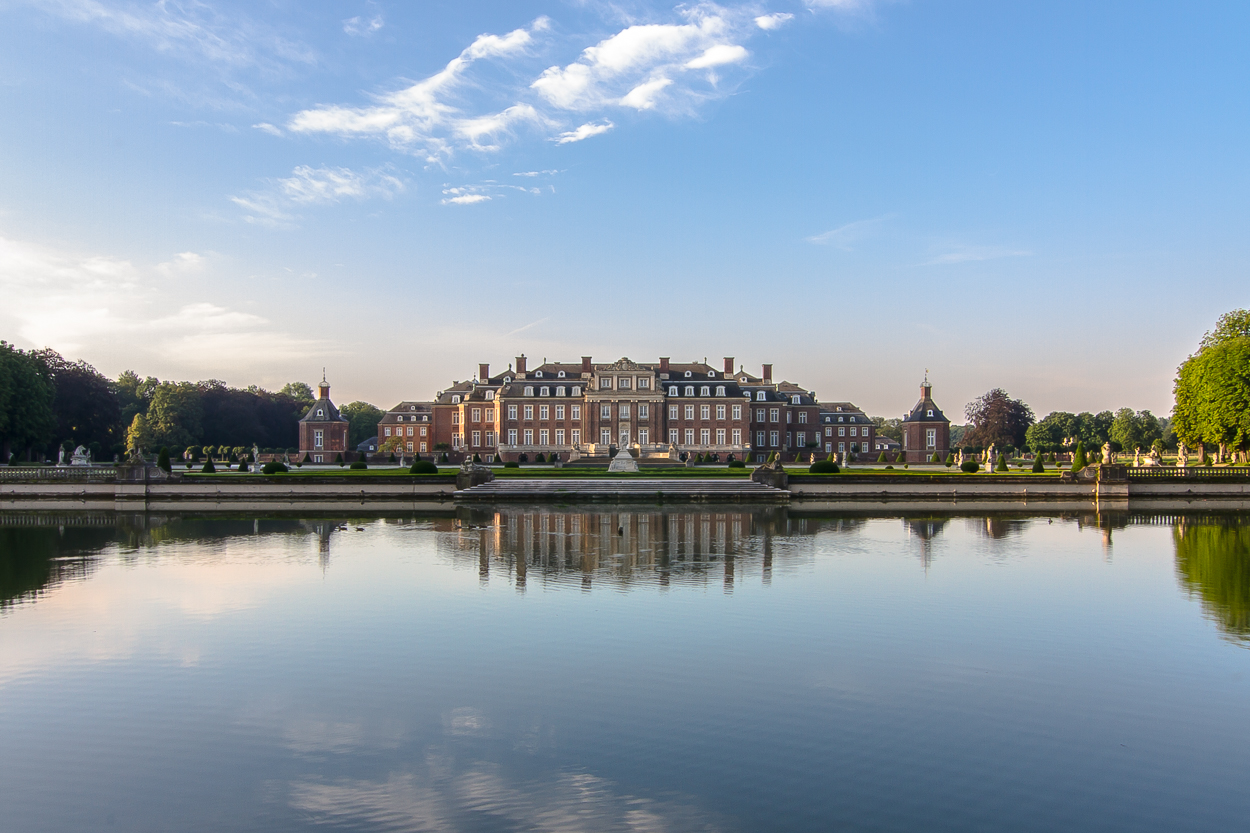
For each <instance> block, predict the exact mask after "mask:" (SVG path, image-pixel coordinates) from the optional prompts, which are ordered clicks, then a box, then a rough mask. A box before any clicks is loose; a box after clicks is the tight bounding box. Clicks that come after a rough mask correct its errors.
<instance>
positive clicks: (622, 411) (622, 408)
mask: <svg viewBox="0 0 1250 833" xmlns="http://www.w3.org/2000/svg"><path fill="white" fill-rule="evenodd" d="M616 410H617V412H618V413H617V416H618V417H619V418H620V419H629V403H628V402H622V403H621V404H620V405H618V406H616Z"/></svg>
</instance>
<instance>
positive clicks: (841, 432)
mask: <svg viewBox="0 0 1250 833" xmlns="http://www.w3.org/2000/svg"><path fill="white" fill-rule="evenodd" d="M838 436H839V437H845V436H846V428H845V427H842V426H839V427H838Z"/></svg>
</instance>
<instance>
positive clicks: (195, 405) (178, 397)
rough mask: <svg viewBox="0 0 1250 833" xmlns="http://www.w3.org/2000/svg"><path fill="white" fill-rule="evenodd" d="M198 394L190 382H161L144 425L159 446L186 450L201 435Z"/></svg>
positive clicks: (201, 412) (201, 409)
mask: <svg viewBox="0 0 1250 833" xmlns="http://www.w3.org/2000/svg"><path fill="white" fill-rule="evenodd" d="M202 416H203V408H202V407H201V404H200V391H199V389H198V388H197V387H196V386H195V385H193V384H191V383H190V382H163V383H161V384H160V385H158V386H157V388H156V392H155V393H154V394H153V396H152V404H151V405H150V406H149V407H148V414H147V425H148V428H149V430H151V432H152V438H153V440H154V441H155V442H157V443H160V444H161V445H170V446H183V447H185V446H188V445H192V444H193V443H195V442H196V441H197V440H199V439H200V438H201V436H202V435H203V429H202V427H201V418H202Z"/></svg>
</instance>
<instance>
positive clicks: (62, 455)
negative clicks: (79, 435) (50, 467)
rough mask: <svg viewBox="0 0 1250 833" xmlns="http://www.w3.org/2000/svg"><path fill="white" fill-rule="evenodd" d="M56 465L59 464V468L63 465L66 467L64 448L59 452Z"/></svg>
mask: <svg viewBox="0 0 1250 833" xmlns="http://www.w3.org/2000/svg"><path fill="white" fill-rule="evenodd" d="M56 464H57V465H58V466H63V465H65V449H63V448H62V449H61V450H60V451H59V452H57V455H56Z"/></svg>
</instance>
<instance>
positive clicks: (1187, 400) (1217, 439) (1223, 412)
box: [1169, 310, 1250, 457]
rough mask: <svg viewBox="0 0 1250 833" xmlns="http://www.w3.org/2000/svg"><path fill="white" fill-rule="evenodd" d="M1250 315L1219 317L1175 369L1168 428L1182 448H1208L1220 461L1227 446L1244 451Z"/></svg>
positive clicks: (1249, 418)
mask: <svg viewBox="0 0 1250 833" xmlns="http://www.w3.org/2000/svg"><path fill="white" fill-rule="evenodd" d="M1248 322H1250V313H1247V312H1246V311H1245V310H1235V311H1234V312H1231V313H1228V314H1226V315H1224V316H1221V317H1220V320H1219V322H1218V323H1217V325H1216V329H1215V331H1214V332H1213V333H1207V335H1206V336H1204V337H1203V340H1202V345H1201V346H1200V347H1199V350H1198V352H1197V353H1196V354H1194V355H1192V356H1190V357H1189V358H1188V359H1186V360H1185V361H1184V362H1183V363H1182V364H1181V366H1180V367H1179V368H1178V369H1177V375H1176V383H1175V387H1174V393H1175V396H1176V404H1175V406H1174V407H1173V410H1172V424H1171V425H1170V426H1169V427H1170V428H1171V429H1172V431H1174V432H1175V434H1176V436H1177V438H1179V439H1180V440H1183V441H1184V442H1186V443H1187V444H1190V445H1193V444H1197V443H1202V444H1213V445H1217V446H1219V448H1220V455H1221V457H1222V456H1223V455H1224V453H1225V452H1226V451H1227V449H1228V448H1229V447H1230V446H1231V447H1232V448H1233V449H1237V450H1243V451H1244V450H1246V449H1247V448H1248V447H1250V334H1247V332H1248V331H1247V324H1248Z"/></svg>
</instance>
